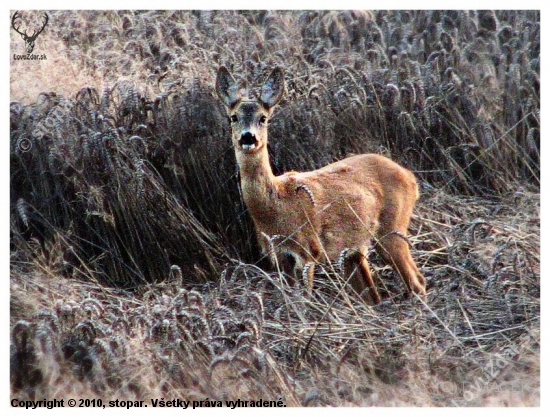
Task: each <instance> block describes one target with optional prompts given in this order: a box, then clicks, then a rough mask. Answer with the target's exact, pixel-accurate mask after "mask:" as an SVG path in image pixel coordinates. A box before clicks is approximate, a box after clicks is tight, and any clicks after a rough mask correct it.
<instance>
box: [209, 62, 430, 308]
mask: <svg viewBox="0 0 550 417" xmlns="http://www.w3.org/2000/svg"><path fill="white" fill-rule="evenodd" d="M216 91H217V93H218V95H219V97H220V99H221V100H222V101H223V102H224V104H225V105H226V107H227V111H228V115H229V117H230V119H232V128H233V129H232V131H233V133H232V140H233V145H234V147H235V154H236V157H237V162H238V164H239V167H240V172H241V188H242V192H243V198H244V201H245V203H246V205H247V207H248V209H249V210H250V214H251V215H252V219H253V221H254V224H255V227H256V232H257V234H258V239H259V242H260V245H261V246H262V249H263V250H264V252H266V253H270V252H271V248H272V247H274V248H275V251H276V253H275V254H274V255H275V257H276V259H277V260H278V261H279V262H280V264H281V266H283V268H284V269H285V270H286V272H289V273H293V274H294V275H297V274H298V271H299V270H300V269H301V268H302V267H303V266H304V265H305V264H306V263H307V262H312V261H328V260H334V259H336V258H337V257H338V256H339V255H340V253H341V252H342V251H343V250H344V249H346V248H348V249H351V250H352V254H354V255H352V257H353V259H354V260H355V262H356V263H357V264H358V265H359V271H360V275H359V276H357V275H356V276H355V277H354V280H353V281H352V285H353V287H354V289H355V290H356V291H357V292H358V293H359V294H361V293H362V292H363V290H365V289H366V288H369V290H370V296H371V298H372V300H373V301H374V302H379V301H380V296H379V294H378V291H377V289H376V287H375V285H374V281H373V279H372V276H371V273H370V269H369V266H368V262H367V258H366V255H367V251H368V248H369V246H370V244H371V242H372V239H373V238H374V239H376V240H375V241H376V242H377V243H378V244H377V250H378V252H379V253H380V254H381V255H382V256H383V257H384V259H385V260H386V261H387V262H388V263H390V264H391V265H392V266H393V267H394V268H396V270H397V271H398V272H399V274H400V275H401V276H402V277H403V279H404V281H405V283H406V285H407V288H408V290H409V291H412V292H415V293H417V294H419V295H420V296H422V297H425V294H426V284H425V279H424V277H423V275H422V274H421V273H420V271H419V270H418V268H417V266H416V264H415V262H414V260H413V259H412V257H411V254H410V251H409V246H408V242H407V241H406V240H405V239H403V235H405V234H406V233H407V229H408V226H409V221H410V217H411V213H412V210H413V207H414V204H415V202H416V200H417V199H418V187H417V184H416V180H415V178H414V175H413V174H412V173H411V172H410V171H408V170H407V169H405V168H403V167H401V166H399V165H398V164H396V163H395V162H393V161H392V160H390V159H388V158H386V157H384V156H381V155H376V154H364V155H356V156H352V157H350V158H346V159H344V160H342V161H339V162H335V163H333V164H330V165H327V166H325V167H323V168H321V169H318V170H315V171H310V172H294V171H293V172H287V173H285V174H283V175H280V176H275V175H274V174H273V172H272V170H271V167H270V165H269V156H268V152H267V120H268V119H269V118H270V117H271V114H272V111H273V107H274V106H275V105H276V104H277V103H278V102H279V100H280V99H281V97H282V94H283V92H284V77H283V73H282V70H280V69H278V68H276V69H275V70H274V71H273V72H272V74H271V75H270V76H269V78H268V79H267V81H266V83H265V84H264V86H263V89H262V94H261V95H260V99H259V100H255V101H251V100H248V99H243V98H242V97H241V96H240V94H238V93H237V91H238V88H237V84H236V82H235V80H234V79H233V77H232V76H231V75H230V74H229V72H228V71H227V69H226V68H225V67H221V68H220V70H219V73H218V79H217V81H216ZM266 236H267V237H268V238H266ZM271 238H273V239H271ZM270 240H273V241H272V242H270ZM289 257H290V258H293V259H290V262H289V259H288V258H289ZM307 275H308V277H309V282H308V285H309V287H310V288H309V290H311V285H312V274H311V273H310V271H308V274H307Z"/></svg>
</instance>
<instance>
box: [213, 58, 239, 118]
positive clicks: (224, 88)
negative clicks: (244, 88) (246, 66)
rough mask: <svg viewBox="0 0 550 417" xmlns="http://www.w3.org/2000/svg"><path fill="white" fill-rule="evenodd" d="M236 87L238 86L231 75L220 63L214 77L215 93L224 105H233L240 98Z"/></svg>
mask: <svg viewBox="0 0 550 417" xmlns="http://www.w3.org/2000/svg"><path fill="white" fill-rule="evenodd" d="M238 88H239V86H238V84H237V82H236V81H235V79H234V78H233V76H232V75H231V74H230V73H229V71H228V70H227V68H225V67H224V66H223V65H222V66H221V67H220V69H219V70H218V76H217V78H216V93H217V94H218V97H219V98H220V100H221V101H222V102H223V104H225V105H226V107H228V108H229V107H233V106H234V105H235V104H237V103H238V102H239V101H240V100H241V95H240V94H239V91H238Z"/></svg>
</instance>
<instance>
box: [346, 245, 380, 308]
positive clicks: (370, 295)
mask: <svg viewBox="0 0 550 417" xmlns="http://www.w3.org/2000/svg"><path fill="white" fill-rule="evenodd" d="M366 253H367V251H366V250H365V251H364V253H363V252H360V251H356V252H353V253H352V254H350V255H345V258H346V259H345V262H344V273H345V274H346V275H347V274H348V271H349V269H348V268H349V267H348V268H346V266H348V265H349V266H351V267H352V268H353V269H351V271H352V272H351V273H352V274H353V275H352V277H351V279H350V284H351V287H352V288H353V289H354V290H355V291H356V292H357V294H359V295H360V296H361V297H362V298H363V300H364V301H365V302H367V303H368V304H378V303H379V302H380V294H379V293H378V290H377V289H376V285H375V284H374V279H373V278H372V274H371V271H370V266H369V262H368V260H367V255H366ZM365 290H368V291H365Z"/></svg>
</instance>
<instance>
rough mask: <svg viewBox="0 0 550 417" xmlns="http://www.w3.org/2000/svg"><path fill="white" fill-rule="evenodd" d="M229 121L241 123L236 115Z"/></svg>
mask: <svg viewBox="0 0 550 417" xmlns="http://www.w3.org/2000/svg"><path fill="white" fill-rule="evenodd" d="M229 121H230V122H231V123H237V122H238V121H239V118H238V117H237V116H236V115H235V114H234V115H233V116H231V117H230V118H229Z"/></svg>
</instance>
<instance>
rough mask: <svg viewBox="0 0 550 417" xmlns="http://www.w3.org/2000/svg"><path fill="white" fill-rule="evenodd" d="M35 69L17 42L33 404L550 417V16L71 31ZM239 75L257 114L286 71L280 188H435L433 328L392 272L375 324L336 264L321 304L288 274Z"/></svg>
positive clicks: (342, 17)
mask: <svg viewBox="0 0 550 417" xmlns="http://www.w3.org/2000/svg"><path fill="white" fill-rule="evenodd" d="M12 13H13V12H12ZM22 15H23V20H24V21H25V22H33V21H36V22H39V21H40V19H41V17H40V16H41V14H40V13H22ZM29 25H30V24H29ZM29 27H30V26H29ZM68 29H70V30H68ZM31 31H32V28H31V29H30V30H29V32H31ZM24 51H25V48H24V42H23V40H22V39H21V37H20V36H19V35H18V34H17V33H15V31H14V30H11V53H12V60H11V72H10V95H11V102H10V120H11V129H10V145H11V148H10V150H11V153H10V173H11V176H10V185H11V188H10V267H11V268H10V272H11V274H10V290H11V291H10V301H11V304H10V308H11V314H10V341H11V343H10V346H11V351H10V365H11V367H10V379H11V393H10V395H11V398H16V399H19V400H27V399H37V400H38V399H43V398H48V399H53V398H57V399H61V398H84V399H94V398H95V399H102V400H103V401H104V402H106V401H110V400H115V399H119V400H122V399H125V400H146V401H147V403H148V404H149V407H151V404H150V402H149V401H150V399H153V398H156V399H160V398H164V399H185V400H189V401H201V400H202V401H204V400H206V399H208V400H209V401H211V402H215V403H216V404H217V402H218V401H220V402H223V405H226V403H225V401H233V400H237V399H241V400H259V399H262V400H268V401H278V400H281V401H282V402H283V403H284V404H286V405H287V406H448V407H452V406H539V404H540V246H539V245H540V91H539V84H540V81H539V78H540V75H539V74H540V64H539V55H540V13H539V12H538V11H496V12H493V11H480V12H475V11H469V12H463V11H445V12H442V11H414V12H410V11H390V12H387V11H375V12H331V11H318V12H315V11H308V12H299V11H292V12H277V11H275V12H264V11H259V12H245V11H240V12H236V11H213V12H207V11H200V12H191V11H163V12H151V11H120V12H114V11H108V12H97V11H84V12H67V11H56V12H50V13H49V23H48V26H47V27H46V29H45V30H44V32H43V33H41V34H40V35H39V37H38V38H37V40H36V45H35V50H34V52H33V53H35V54H46V56H47V59H46V60H42V61H25V60H16V59H13V54H23V53H24ZM219 65H226V66H227V67H228V68H229V69H230V70H231V72H232V73H233V74H234V75H235V76H237V77H238V78H239V80H240V81H241V82H242V83H243V86H245V85H246V86H248V87H249V88H250V90H251V91H252V92H254V91H255V89H257V87H258V86H259V85H261V82H262V81H263V80H264V78H265V76H266V75H267V74H268V73H269V72H270V70H271V69H272V68H273V67H274V66H275V65H280V66H282V67H283V68H284V69H285V74H286V88H287V92H286V95H285V97H284V98H283V100H282V102H281V103H280V105H279V107H278V108H277V109H276V110H275V116H274V118H273V122H272V123H271V125H270V128H269V129H270V130H269V134H270V149H269V151H270V155H271V163H272V167H273V170H274V171H275V172H276V173H282V172H285V171H288V170H311V169H314V168H318V167H321V166H324V165H326V164H328V163H330V162H333V161H336V160H339V159H342V158H344V157H346V156H349V155H352V154H358V153H366V152H375V153H381V154H384V155H386V156H390V157H391V158H392V159H393V160H395V161H397V162H399V163H400V164H402V165H403V166H405V167H407V168H409V169H410V170H412V171H413V172H414V173H415V174H416V177H417V179H418V182H419V184H420V191H421V197H420V200H419V202H418V204H417V205H416V208H415V210H414V214H413V218H412V224H411V228H410V230H409V234H410V236H409V241H410V243H411V246H412V249H411V252H412V255H413V258H414V259H415V261H416V263H417V265H418V267H419V268H420V270H421V271H422V273H423V274H424V275H425V276H426V279H427V282H428V296H427V302H426V303H425V304H424V303H422V302H421V301H420V300H418V299H416V297H411V296H408V295H407V293H406V291H405V286H404V284H403V282H401V279H400V278H399V277H398V276H397V275H396V274H395V273H394V272H393V270H392V269H391V268H389V267H388V266H386V265H384V263H383V262H381V260H380V259H378V257H377V256H376V255H375V253H374V251H372V253H370V263H371V266H372V269H373V272H374V276H375V278H376V281H377V284H378V287H379V289H380V294H381V296H382V303H380V304H378V305H376V306H368V305H365V304H364V303H362V302H361V301H360V300H359V299H358V297H357V296H355V295H351V294H350V292H349V291H347V290H346V287H345V281H346V279H347V277H345V276H343V274H342V273H341V271H340V269H339V268H338V265H336V264H330V263H327V264H319V265H317V266H316V268H315V281H314V290H313V296H312V298H311V299H308V298H307V297H306V294H305V289H304V287H303V286H302V285H294V286H291V285H288V284H287V281H286V277H285V276H284V274H282V273H280V272H277V271H274V270H273V269H271V268H269V266H268V263H267V261H266V259H264V258H263V257H262V255H261V253H260V251H259V246H258V242H257V241H256V238H255V235H254V230H253V225H252V222H251V219H250V217H249V214H248V212H247V210H246V206H245V205H244V203H243V202H242V199H241V196H240V192H239V178H238V169H237V167H236V162H235V156H234V152H233V150H232V148H231V142H230V126H229V122H228V121H227V117H226V115H225V112H224V109H223V106H222V105H221V103H219V100H218V99H217V97H216V96H215V93H214V82H215V77H216V72H217V69H218V67H219ZM203 405H204V403H203ZM209 405H211V404H209Z"/></svg>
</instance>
